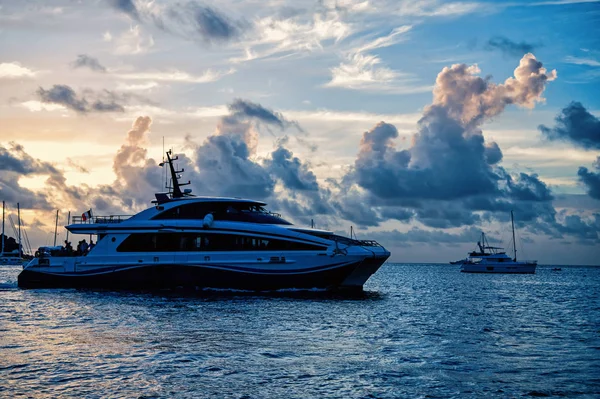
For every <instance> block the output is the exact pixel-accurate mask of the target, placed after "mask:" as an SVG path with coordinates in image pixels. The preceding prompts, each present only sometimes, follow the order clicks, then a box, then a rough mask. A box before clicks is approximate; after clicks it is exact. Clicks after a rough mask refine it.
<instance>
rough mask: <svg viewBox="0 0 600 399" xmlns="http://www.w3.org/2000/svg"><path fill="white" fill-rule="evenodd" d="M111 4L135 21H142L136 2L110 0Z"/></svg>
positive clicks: (130, 0) (131, 0)
mask: <svg viewBox="0 0 600 399" xmlns="http://www.w3.org/2000/svg"><path fill="white" fill-rule="evenodd" d="M109 4H110V5H111V6H112V7H114V8H115V9H117V10H119V11H121V12H123V13H125V14H127V15H129V16H130V17H131V18H133V19H135V20H139V19H140V14H139V12H138V9H137V7H136V5H135V1H134V0H109Z"/></svg>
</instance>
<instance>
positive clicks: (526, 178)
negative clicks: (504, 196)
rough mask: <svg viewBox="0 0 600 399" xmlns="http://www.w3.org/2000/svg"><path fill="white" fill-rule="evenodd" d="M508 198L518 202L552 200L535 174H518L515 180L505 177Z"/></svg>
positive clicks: (548, 190) (548, 191)
mask: <svg viewBox="0 0 600 399" xmlns="http://www.w3.org/2000/svg"><path fill="white" fill-rule="evenodd" d="M505 180H506V185H507V192H508V194H509V196H510V198H512V199H514V200H518V201H538V202H546V201H551V200H552V199H554V197H553V196H552V193H551V192H550V189H549V188H548V186H547V185H546V184H545V183H544V182H542V181H541V180H540V179H539V178H538V176H537V175H536V174H531V175H529V174H527V173H519V174H518V175H517V176H516V177H515V178H513V177H511V176H510V175H508V174H506V175H505Z"/></svg>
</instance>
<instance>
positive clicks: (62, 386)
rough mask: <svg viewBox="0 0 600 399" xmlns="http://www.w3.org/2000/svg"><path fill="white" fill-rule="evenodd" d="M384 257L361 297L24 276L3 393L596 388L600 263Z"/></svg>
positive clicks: (586, 393)
mask: <svg viewBox="0 0 600 399" xmlns="http://www.w3.org/2000/svg"><path fill="white" fill-rule="evenodd" d="M553 267H554V266H539V267H538V270H537V273H536V274H535V275H482V274H463V273H460V272H459V266H452V265H428V264H385V265H384V266H383V267H382V269H381V270H380V271H379V272H377V273H376V274H375V275H374V276H373V277H372V278H371V279H370V280H369V281H368V283H367V284H366V285H365V293H364V295H358V296H352V297H344V296H339V295H333V294H328V293H322V292H315V291H308V292H296V291H288V292H279V293H270V294H263V293H258V294H254V293H243V292H223V291H218V292H199V293H193V294H190V293H183V292H176V291H175V292H173V291H161V292H115V291H101V290H77V289H40V290H21V289H19V288H17V286H16V279H17V275H18V273H19V271H20V268H19V267H10V266H2V267H0V397H7V398H17V397H31V398H55V397H72V398H117V397H118V398H205V397H206V398H208V397H211V398H215V397H219V398H310V397H314V398H321V397H332V398H401V397H408V398H437V397H439V398H449V397H460V398H468V397H474V398H475V397H476V398H481V397H502V398H504V397H578V398H581V397H590V398H592V397H599V396H600V267H575V266H570V267H565V266H562V270H561V271H553V270H552V268H553Z"/></svg>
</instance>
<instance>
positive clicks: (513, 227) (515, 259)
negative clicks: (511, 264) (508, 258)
mask: <svg viewBox="0 0 600 399" xmlns="http://www.w3.org/2000/svg"><path fill="white" fill-rule="evenodd" d="M510 223H511V225H512V236H513V248H514V250H515V258H514V259H513V260H514V261H515V262H516V261H517V241H516V240H515V219H514V217H513V211H512V210H511V211H510Z"/></svg>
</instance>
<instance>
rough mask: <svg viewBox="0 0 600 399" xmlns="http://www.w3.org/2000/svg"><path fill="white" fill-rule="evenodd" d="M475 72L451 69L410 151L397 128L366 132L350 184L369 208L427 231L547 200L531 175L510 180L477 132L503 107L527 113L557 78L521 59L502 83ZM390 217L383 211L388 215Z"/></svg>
mask: <svg viewBox="0 0 600 399" xmlns="http://www.w3.org/2000/svg"><path fill="white" fill-rule="evenodd" d="M479 72H480V70H479V68H477V67H476V66H467V65H464V64H456V65H453V66H451V67H446V68H444V69H443V70H442V71H441V72H440V73H439V75H438V77H437V79H436V86H435V89H434V91H433V102H432V104H431V105H429V106H427V107H426V108H425V111H424V113H423V116H422V118H421V119H420V120H419V122H418V124H417V133H416V134H415V135H414V137H413V145H412V146H411V147H410V148H405V149H397V148H396V147H395V139H396V138H397V137H398V132H397V130H396V128H395V127H394V126H392V125H390V124H387V123H385V122H381V123H379V124H377V125H376V126H374V127H373V128H372V129H371V130H369V131H368V132H365V133H364V135H363V139H362V141H361V144H360V150H359V153H358V156H357V159H356V161H355V163H354V167H353V169H352V171H351V172H350V173H349V174H348V176H347V177H346V179H347V180H350V181H351V182H353V183H355V184H357V185H358V186H359V187H360V188H362V189H363V190H365V191H366V192H367V193H369V194H370V199H369V201H370V203H371V204H372V205H374V206H384V207H396V208H399V209H400V211H402V213H404V214H407V209H406V208H408V209H412V210H413V211H414V214H415V216H416V218H417V219H418V220H420V221H421V222H423V223H424V224H426V225H429V226H432V227H451V226H460V225H472V224H474V223H477V222H479V221H480V216H479V215H474V214H473V212H474V211H489V212H493V211H496V210H499V209H504V208H505V206H504V204H505V203H510V202H515V201H547V200H549V199H551V195H550V194H549V191H548V190H547V187H545V185H544V184H543V182H541V181H540V180H539V179H538V177H537V176H536V175H527V174H525V173H521V174H518V175H516V176H511V175H510V174H509V173H507V172H506V171H505V170H504V169H503V168H502V167H500V166H499V165H498V164H499V162H500V161H501V160H502V151H501V149H500V147H499V146H498V144H497V143H495V142H486V140H485V138H484V136H483V132H482V131H481V128H480V127H481V125H482V124H483V123H484V122H485V121H487V120H489V119H490V118H492V117H494V116H496V115H498V114H499V113H501V112H502V111H503V110H504V108H505V107H506V106H507V105H510V104H515V105H518V106H521V107H526V108H532V107H534V106H535V104H536V103H537V102H540V101H543V100H544V99H543V97H542V93H543V91H544V88H545V86H546V84H547V82H550V81H552V80H554V79H555V78H556V72H555V71H551V72H549V71H547V70H546V69H545V68H544V67H543V65H542V63H541V62H539V61H538V60H537V59H536V58H535V57H534V56H533V55H532V54H526V55H525V56H523V58H522V59H521V61H520V63H519V66H518V67H517V68H516V69H515V71H514V76H513V77H510V78H508V79H506V80H505V82H504V83H501V84H495V83H493V82H491V80H490V78H482V77H480V76H479V75H478V74H479ZM390 212H391V211H390V210H389V209H388V210H386V213H387V214H389V213H390Z"/></svg>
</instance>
